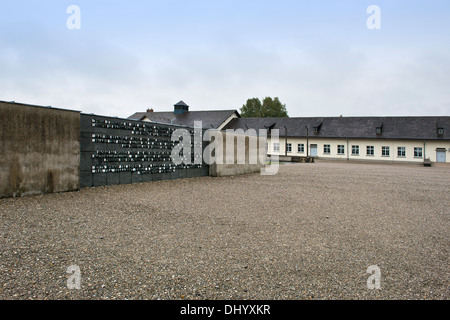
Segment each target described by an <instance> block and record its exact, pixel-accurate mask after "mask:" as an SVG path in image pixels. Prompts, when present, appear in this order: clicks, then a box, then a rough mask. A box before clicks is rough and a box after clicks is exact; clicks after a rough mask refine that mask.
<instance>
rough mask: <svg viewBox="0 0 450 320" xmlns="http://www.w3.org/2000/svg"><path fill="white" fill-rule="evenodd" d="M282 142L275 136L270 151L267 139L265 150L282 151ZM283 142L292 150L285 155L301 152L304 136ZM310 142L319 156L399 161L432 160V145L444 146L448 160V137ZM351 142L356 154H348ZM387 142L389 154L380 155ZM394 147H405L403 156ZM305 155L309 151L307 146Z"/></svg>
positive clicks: (314, 139) (296, 154)
mask: <svg viewBox="0 0 450 320" xmlns="http://www.w3.org/2000/svg"><path fill="white" fill-rule="evenodd" d="M285 142H286V139H285V138H284V137H280V138H279V144H280V151H279V152H276V151H274V141H271V140H270V138H269V139H268V154H279V155H284V154H285ZM287 143H291V145H292V151H291V152H288V153H287V155H288V156H305V157H306V155H307V150H306V143H307V140H306V138H288V139H287ZM298 144H304V146H305V150H304V152H303V153H300V152H297V145H298ZM311 144H317V156H318V158H321V159H341V160H347V159H349V160H379V161H383V160H384V161H400V162H423V160H424V158H429V159H430V160H431V161H432V162H436V149H437V148H445V150H446V162H447V163H450V141H448V140H441V141H425V142H424V141H423V140H387V139H386V140H380V139H377V140H374V139H373V140H370V139H348V140H347V139H323V138H314V137H312V138H310V139H309V146H311ZM325 144H329V145H330V154H324V145H325ZM338 145H343V146H344V154H338V152H337V151H338ZM352 145H358V146H359V155H353V154H352ZM366 146H373V147H374V155H373V156H369V155H366ZM383 146H387V147H389V150H390V155H389V156H383V155H382V147H383ZM398 147H405V151H406V155H405V156H404V157H399V156H398V153H397V151H398ZM415 147H421V148H422V151H423V153H422V157H414V148H415ZM309 155H311V152H310V149H309Z"/></svg>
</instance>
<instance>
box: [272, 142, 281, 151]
mask: <svg viewBox="0 0 450 320" xmlns="http://www.w3.org/2000/svg"><path fill="white" fill-rule="evenodd" d="M273 152H280V143H279V142H274V143H273Z"/></svg>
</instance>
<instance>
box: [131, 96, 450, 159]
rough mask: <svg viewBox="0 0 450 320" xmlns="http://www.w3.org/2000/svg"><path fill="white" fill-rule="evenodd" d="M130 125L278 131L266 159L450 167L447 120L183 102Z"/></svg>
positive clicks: (136, 117) (138, 117)
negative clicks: (285, 113)
mask: <svg viewBox="0 0 450 320" xmlns="http://www.w3.org/2000/svg"><path fill="white" fill-rule="evenodd" d="M129 118H130V119H134V120H142V121H154V122H166V123H176V124H181V125H187V126H193V122H194V121H202V122H203V123H204V127H205V126H206V127H207V128H210V127H211V128H215V129H219V130H227V129H234V130H236V129H243V130H244V131H246V130H248V129H256V130H259V129H267V130H272V129H277V130H278V132H279V139H277V140H276V139H272V138H270V136H269V137H268V139H267V153H268V154H269V155H284V156H299V157H315V158H319V159H341V160H371V161H395V162H417V163H420V162H424V161H425V159H429V160H430V161H431V162H450V117H449V116H422V117H418V116H413V117H409V116H408V117H308V118H303V117H301V118H241V117H240V115H239V113H238V111H236V110H214V111H189V106H188V105H186V104H185V103H184V102H183V101H180V102H179V103H177V104H175V106H174V110H173V111H169V112H154V111H153V110H152V109H149V110H147V112H137V113H135V114H134V115H132V116H130V117H129Z"/></svg>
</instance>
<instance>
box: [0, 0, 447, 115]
mask: <svg viewBox="0 0 450 320" xmlns="http://www.w3.org/2000/svg"><path fill="white" fill-rule="evenodd" d="M70 5H77V6H78V7H79V9H80V13H81V14H80V20H79V21H80V24H79V26H80V29H69V28H68V27H67V20H68V19H69V22H72V25H73V22H74V21H75V20H73V19H72V18H74V16H72V14H71V13H67V8H68V7H69V6H70ZM370 5H376V6H378V8H379V9H380V12H381V13H380V19H379V20H372V18H373V17H374V16H373V17H372V14H373V12H372V14H371V13H367V8H368V7H369V6H370ZM449 15H450V1H448V0H427V1H424V0H420V1H417V0H389V1H382V0H371V1H365V0H317V1H310V0H308V1H300V0H292V1H291V0H277V1H275V0H239V1H238V0H236V1H235V0H156V1H153V0H142V1H141V0H129V1H114V0H108V1H106V0H95V1H93V0H86V1H76V0H71V1H64V0H52V1H48V0H41V1H34V0H33V1H32V0H29V1H23V0H12V1H11V0H1V1H0V100H5V101H16V102H23V103H30V104H37V105H45V106H48V105H51V106H53V107H60V108H64V109H72V110H79V111H82V112H85V113H95V114H99V115H107V116H118V117H128V116H130V115H131V114H133V113H134V112H137V111H145V110H146V109H147V108H150V107H152V108H153V109H155V111H168V110H172V108H173V107H172V106H173V104H175V103H176V102H178V101H179V100H183V101H184V102H186V103H187V104H188V105H189V106H190V108H191V109H190V110H211V109H237V110H239V108H240V107H242V105H243V104H244V103H245V102H246V100H247V99H249V98H253V97H257V98H261V99H262V98H264V97H266V96H270V97H279V99H280V100H281V102H283V103H285V104H286V107H287V110H288V113H289V116H291V117H303V116H339V115H341V114H342V115H343V116H371V115H373V116H384V115H406V116H407V115H447V116H448V115H450V19H449V18H448V17H449ZM368 19H369V22H377V21H380V26H381V29H369V28H368V26H367V20H368Z"/></svg>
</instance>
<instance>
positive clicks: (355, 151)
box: [352, 145, 359, 156]
mask: <svg viewBox="0 0 450 320" xmlns="http://www.w3.org/2000/svg"><path fill="white" fill-rule="evenodd" d="M352 155H354V156H359V146H358V145H353V146H352Z"/></svg>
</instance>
